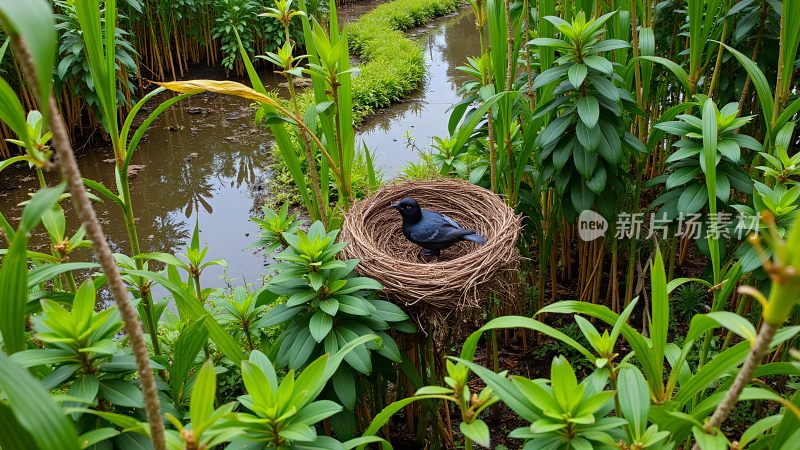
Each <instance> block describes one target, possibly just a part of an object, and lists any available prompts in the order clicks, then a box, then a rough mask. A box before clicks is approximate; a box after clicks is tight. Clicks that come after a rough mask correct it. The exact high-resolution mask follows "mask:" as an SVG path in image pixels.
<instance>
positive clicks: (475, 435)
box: [459, 419, 491, 448]
mask: <svg viewBox="0 0 800 450" xmlns="http://www.w3.org/2000/svg"><path fill="white" fill-rule="evenodd" d="M459 429H460V430H461V433H462V434H463V435H464V436H465V437H468V438H470V439H471V440H472V441H473V442H475V443H476V444H478V445H480V446H482V447H486V448H491V447H490V443H489V441H490V438H491V436H490V434H489V427H488V426H487V425H486V422H484V421H483V420H481V419H475V420H474V421H473V422H470V423H468V422H461V424H460V425H459Z"/></svg>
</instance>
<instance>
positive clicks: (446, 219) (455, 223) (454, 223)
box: [439, 214, 464, 229]
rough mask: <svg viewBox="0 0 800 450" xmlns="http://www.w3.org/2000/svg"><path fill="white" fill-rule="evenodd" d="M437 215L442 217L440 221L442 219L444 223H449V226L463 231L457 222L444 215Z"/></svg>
mask: <svg viewBox="0 0 800 450" xmlns="http://www.w3.org/2000/svg"><path fill="white" fill-rule="evenodd" d="M439 215H440V216H442V219H444V220H445V222H447V223H449V224H450V225H452V226H454V227H455V228H458V229H463V228H464V227H462V226H461V225H460V224H459V223H458V222H456V221H455V220H453V219H451V218H450V217H448V216H446V215H444V214H439Z"/></svg>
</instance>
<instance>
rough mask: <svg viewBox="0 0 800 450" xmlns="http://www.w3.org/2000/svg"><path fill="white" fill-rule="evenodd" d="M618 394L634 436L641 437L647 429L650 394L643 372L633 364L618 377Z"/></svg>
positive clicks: (623, 369)
mask: <svg viewBox="0 0 800 450" xmlns="http://www.w3.org/2000/svg"><path fill="white" fill-rule="evenodd" d="M617 390H618V392H617V395H618V396H619V397H618V398H619V405H620V407H621V408H622V415H623V416H624V417H625V419H626V420H627V421H628V423H629V426H630V429H631V432H632V433H633V435H634V436H638V437H641V436H643V435H644V432H645V430H646V429H647V414H648V413H649V411H650V394H649V392H648V390H647V382H646V381H645V379H644V376H643V375H642V373H641V372H640V371H639V369H637V368H636V367H633V366H625V367H623V368H622V369H620V371H619V375H618V378H617Z"/></svg>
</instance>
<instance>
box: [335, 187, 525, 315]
mask: <svg viewBox="0 0 800 450" xmlns="http://www.w3.org/2000/svg"><path fill="white" fill-rule="evenodd" d="M405 197H412V198H414V199H416V200H417V201H418V203H419V204H420V206H421V207H423V208H427V209H431V210H433V211H437V212H441V213H444V214H446V215H448V216H450V217H451V218H453V219H454V220H456V221H457V222H458V223H459V224H460V225H461V226H463V227H464V228H471V229H475V230H476V231H478V232H479V233H481V234H482V235H484V236H485V237H486V239H487V242H486V244H484V245H482V246H479V245H478V244H475V243H471V242H466V241H463V242H461V243H459V244H457V245H456V246H454V247H451V248H449V249H446V250H443V252H442V255H443V257H442V258H440V259H438V260H436V261H434V262H429V261H425V260H423V259H422V258H421V257H420V256H419V249H420V247H418V246H416V244H413V243H411V242H409V241H408V240H407V239H406V238H405V236H403V234H402V231H401V224H402V219H401V218H400V216H399V214H398V213H397V212H396V211H394V210H393V209H391V208H389V205H390V204H391V203H392V202H395V201H398V200H400V199H402V198H405ZM521 228H522V227H521V224H520V217H519V216H517V215H516V214H515V212H514V210H513V209H512V208H510V207H509V206H508V205H506V203H505V201H503V199H502V198H501V197H499V196H498V195H496V194H495V193H493V192H491V191H489V190H487V189H484V188H482V187H480V186H476V185H474V184H471V183H469V182H466V181H464V180H458V179H450V178H440V179H431V180H414V181H407V180H398V181H397V182H395V183H391V184H387V185H384V186H382V187H381V188H380V189H378V190H377V191H376V192H374V193H372V194H371V195H370V196H368V197H366V198H364V199H362V200H360V201H358V202H356V203H355V204H353V205H352V206H351V208H350V210H349V212H348V213H347V214H345V217H344V222H343V224H342V229H341V232H340V234H339V241H341V242H346V243H347V246H346V247H345V249H344V250H343V251H342V257H344V258H347V259H358V260H359V261H360V263H359V265H358V271H359V272H360V273H361V274H362V275H364V276H369V277H372V278H374V279H376V280H377V281H379V282H380V283H381V284H382V285H383V286H384V291H383V295H384V296H385V297H387V298H388V299H390V300H394V301H395V302H399V303H402V304H404V305H405V306H413V305H417V304H420V303H421V304H422V305H423V306H425V307H433V308H434V309H436V310H438V312H442V311H444V312H448V313H449V312H452V311H453V310H464V309H475V308H480V307H481V306H484V304H485V303H486V301H487V300H488V294H490V293H493V294H495V295H496V296H497V297H499V298H500V299H503V300H507V299H508V298H509V296H510V295H511V292H512V291H513V289H510V286H509V284H511V283H512V282H510V281H509V278H510V277H509V276H508V273H509V272H516V271H517V269H518V264H519V252H518V251H517V248H516V241H517V238H518V237H519V234H520V231H521ZM428 309H429V308H428Z"/></svg>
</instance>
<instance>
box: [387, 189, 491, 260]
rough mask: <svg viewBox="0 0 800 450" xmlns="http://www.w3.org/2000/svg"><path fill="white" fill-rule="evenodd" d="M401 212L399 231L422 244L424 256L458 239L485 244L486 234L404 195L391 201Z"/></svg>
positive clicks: (437, 254) (432, 254)
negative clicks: (395, 201) (422, 206)
mask: <svg viewBox="0 0 800 450" xmlns="http://www.w3.org/2000/svg"><path fill="white" fill-rule="evenodd" d="M391 207H392V208H395V209H396V210H397V211H399V212H400V215H401V216H403V234H404V235H405V237H406V239H408V240H409V241H411V242H413V243H415V244H417V245H419V246H420V247H422V248H423V250H422V254H423V255H425V256H434V257H438V256H439V251H441V250H444V249H446V248H448V247H450V246H452V245H454V244H455V243H456V242H459V241H472V242H477V243H478V244H481V245H483V244H485V243H486V238H485V237H483V236H481V235H480V234H478V232H477V231H475V230H468V229H465V228H464V227H462V226H461V225H459V224H458V222H456V221H455V220H453V219H451V218H449V217H447V216H445V215H444V214H440V213H438V212H434V211H430V210H427V209H422V208H420V207H419V204H418V203H417V201H416V200H414V199H413V198H410V197H408V198H404V199H402V200H400V201H399V202H397V203H394V204H392V205H391Z"/></svg>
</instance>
